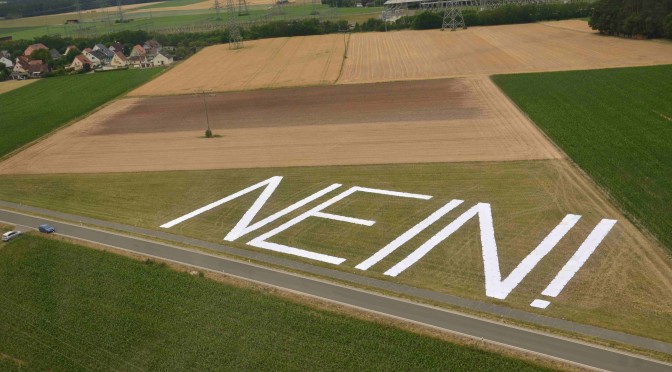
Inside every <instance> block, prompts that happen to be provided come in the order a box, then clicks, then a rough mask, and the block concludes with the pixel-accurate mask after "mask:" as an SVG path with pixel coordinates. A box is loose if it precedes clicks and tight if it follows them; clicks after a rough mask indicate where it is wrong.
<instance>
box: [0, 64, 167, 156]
mask: <svg viewBox="0 0 672 372" xmlns="http://www.w3.org/2000/svg"><path fill="white" fill-rule="evenodd" d="M161 71H162V69H146V70H126V71H115V72H108V73H96V74H87V75H75V76H64V77H57V78H50V79H44V80H40V81H38V82H36V83H35V84H30V85H27V86H25V87H24V88H22V89H17V90H13V91H9V92H7V93H3V94H2V95H0V100H2V110H0V129H2V136H0V157H3V156H5V155H7V154H8V153H10V152H12V151H14V150H16V149H18V148H20V147H21V146H23V145H25V144H27V143H29V142H31V141H33V140H36V139H38V138H40V137H41V136H43V135H45V134H47V133H49V132H51V131H52V130H54V129H56V128H58V127H59V126H61V125H63V124H65V123H67V122H69V121H70V120H73V119H76V118H77V117H80V116H82V115H84V114H86V113H88V112H89V111H91V110H94V109H95V108H97V107H99V106H101V105H103V104H105V103H106V102H108V101H109V100H111V99H113V98H115V97H117V96H119V95H121V94H123V93H125V92H127V91H128V90H130V89H133V88H135V87H137V86H138V85H140V84H143V83H145V82H147V81H148V80H150V79H151V78H153V77H154V76H156V75H157V74H158V73H159V72H161ZM2 84H6V83H2ZM2 84H0V86H1V85H2ZM10 85H11V84H10Z"/></svg>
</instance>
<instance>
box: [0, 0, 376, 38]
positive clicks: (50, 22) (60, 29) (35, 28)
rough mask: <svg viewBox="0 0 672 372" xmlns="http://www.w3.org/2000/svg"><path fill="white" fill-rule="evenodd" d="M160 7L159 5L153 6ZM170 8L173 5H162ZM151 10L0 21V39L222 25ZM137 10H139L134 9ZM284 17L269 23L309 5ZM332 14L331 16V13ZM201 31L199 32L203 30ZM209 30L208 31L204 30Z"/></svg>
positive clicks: (254, 14) (352, 14) (256, 10)
mask: <svg viewBox="0 0 672 372" xmlns="http://www.w3.org/2000/svg"><path fill="white" fill-rule="evenodd" d="M156 5H162V4H156ZM165 6H173V5H165ZM317 7H318V11H319V12H320V14H322V15H327V14H333V15H334V17H335V19H336V20H339V19H346V20H348V21H354V20H358V21H361V20H362V18H364V20H366V19H368V18H372V17H373V18H376V17H378V15H379V14H380V12H381V11H382V8H381V7H378V8H338V9H334V8H329V6H327V5H318V6H317ZM152 9H153V8H149V7H148V8H142V11H139V12H135V13H128V14H127V15H126V19H128V20H132V21H131V22H128V23H123V24H119V23H112V24H109V25H108V24H107V22H106V21H105V18H104V16H103V15H102V13H86V14H85V15H84V16H83V23H81V24H80V25H64V22H65V20H66V19H69V18H72V15H55V16H49V17H32V18H25V19H18V20H6V21H0V36H12V37H13V38H14V39H15V40H19V39H32V38H35V37H39V36H43V35H56V34H57V35H61V36H70V37H94V36H96V35H101V34H107V33H112V32H119V31H125V30H145V31H158V32H167V31H166V30H170V29H173V28H179V27H194V28H196V29H199V27H201V28H203V27H205V26H206V25H207V26H212V25H217V24H220V23H221V24H222V26H223V27H225V26H226V20H225V19H224V20H216V19H215V18H216V17H215V13H214V11H213V10H210V9H203V10H184V11H162V12H158V11H154V12H151V13H150V11H151V10H152ZM249 9H250V14H249V15H246V16H239V17H238V20H239V21H240V22H248V21H253V20H256V19H259V18H260V17H262V16H264V15H266V14H267V13H268V7H267V6H251V7H249ZM138 10H140V9H138ZM283 10H284V12H285V14H284V15H282V16H277V15H276V16H274V17H273V18H272V20H287V19H295V18H306V17H310V16H311V15H310V13H311V12H312V10H313V7H312V5H292V6H286V7H284V8H283ZM332 12H333V13H332ZM205 30H206V29H205V28H203V29H202V30H201V31H205ZM208 30H209V29H208Z"/></svg>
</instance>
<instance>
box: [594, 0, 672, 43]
mask: <svg viewBox="0 0 672 372" xmlns="http://www.w3.org/2000/svg"><path fill="white" fill-rule="evenodd" d="M594 7H595V11H594V12H593V16H592V17H591V18H590V26H591V27H592V28H593V29H594V30H599V31H600V32H602V33H605V34H608V35H619V36H629V37H648V38H655V37H667V38H671V39H672V0H599V1H598V2H597V3H595V5H594Z"/></svg>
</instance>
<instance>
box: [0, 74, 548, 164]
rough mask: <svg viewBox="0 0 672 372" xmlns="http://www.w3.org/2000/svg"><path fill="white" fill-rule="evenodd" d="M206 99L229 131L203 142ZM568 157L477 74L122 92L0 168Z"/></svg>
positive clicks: (218, 126)
mask: <svg viewBox="0 0 672 372" xmlns="http://www.w3.org/2000/svg"><path fill="white" fill-rule="evenodd" d="M186 66H188V65H187V64H183V65H181V66H180V67H179V68H184V67H186ZM162 77H163V76H161V77H159V78H158V80H162ZM159 84H160V81H159V82H158V83H157V84H153V85H152V87H158V86H159ZM148 89H151V87H150V88H148ZM144 90H145V89H144V88H140V89H139V91H144ZM137 91H138V90H136V92H137ZM204 99H205V100H207V105H208V117H209V120H210V126H211V127H212V128H213V130H214V132H215V133H216V134H219V135H221V136H222V137H221V138H215V139H204V138H202V137H203V135H204V132H205V128H206V117H205V110H204V108H205V107H204V102H203V100H204ZM559 157H560V154H559V152H558V151H557V150H556V149H555V148H554V147H553V145H551V144H550V143H549V142H548V141H546V139H545V138H544V137H543V136H542V135H541V134H540V132H539V131H538V130H536V129H535V128H534V126H533V124H532V123H530V122H529V121H528V120H527V119H526V118H525V117H524V116H522V115H520V113H519V112H518V111H517V110H516V108H515V107H514V106H513V105H511V103H510V102H509V101H508V99H506V97H505V96H504V95H503V94H502V93H501V92H500V91H499V90H498V89H497V88H496V87H495V85H494V84H493V83H492V82H491V81H490V80H489V79H487V78H472V79H449V80H433V81H418V82H399V83H386V84H366V85H357V86H354V85H347V86H346V85H344V86H335V87H311V88H293V89H277V90H270V91H254V92H237V93H221V94H218V95H216V96H210V95H205V97H204V96H202V95H194V96H176V97H154V98H134V99H123V100H119V101H117V102H115V103H114V104H113V105H110V106H109V107H107V108H105V109H103V110H101V111H99V112H98V113H96V114H94V115H92V116H90V117H88V118H86V119H84V120H82V121H81V122H79V123H77V124H75V125H72V126H70V127H69V128H67V129H65V130H63V131H61V132H59V133H57V134H55V135H54V136H52V137H51V138H49V139H47V140H45V141H43V142H42V143H39V144H37V145H36V146H33V147H32V148H30V149H29V150H27V151H24V152H23V153H21V154H20V155H18V156H15V157H13V158H12V159H9V160H8V161H5V162H3V163H2V164H0V173H4V174H9V173H73V172H74V173H91V172H119V171H141V170H188V169H222V168H255V167H270V166H273V167H282V166H310V165H343V164H385V163H422V162H454V161H487V160H529V159H554V158H559ZM46 159H49V161H46Z"/></svg>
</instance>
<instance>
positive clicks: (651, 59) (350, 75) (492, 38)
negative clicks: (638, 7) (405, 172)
mask: <svg viewBox="0 0 672 372" xmlns="http://www.w3.org/2000/svg"><path fill="white" fill-rule="evenodd" d="M577 22H580V21H561V22H552V23H549V24H545V23H533V24H525V25H506V26H491V27H471V28H469V29H467V30H463V31H460V32H441V31H440V30H431V31H400V32H389V33H376V32H370V33H359V34H353V35H352V38H351V40H350V48H349V50H348V59H347V60H346V61H345V65H344V67H343V74H342V76H341V78H340V79H339V82H342V83H361V82H372V81H389V80H401V79H429V78H437V77H446V76H464V75H481V74H485V75H490V74H502V73H516V72H536V71H560V70H580V69H594V68H607V67H623V66H642V65H657V64H664V63H672V42H669V41H638V40H630V39H623V38H610V37H604V36H600V35H598V34H596V33H594V32H588V31H591V30H590V28H588V26H587V23H586V22H582V23H583V26H582V27H583V29H582V30H577V29H580V28H581V26H579V24H578V23H577ZM563 25H566V26H565V27H562V26H563Z"/></svg>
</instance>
